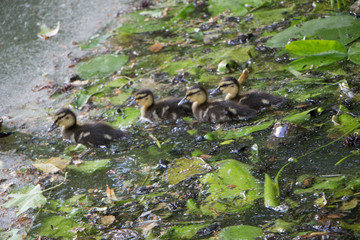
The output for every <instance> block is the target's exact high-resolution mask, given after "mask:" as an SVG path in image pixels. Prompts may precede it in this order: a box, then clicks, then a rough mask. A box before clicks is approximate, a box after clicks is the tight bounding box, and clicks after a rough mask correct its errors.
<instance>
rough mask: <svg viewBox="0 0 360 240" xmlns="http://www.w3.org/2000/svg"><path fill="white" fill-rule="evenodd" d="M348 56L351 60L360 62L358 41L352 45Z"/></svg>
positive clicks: (359, 44)
mask: <svg viewBox="0 0 360 240" xmlns="http://www.w3.org/2000/svg"><path fill="white" fill-rule="evenodd" d="M348 56H349V59H350V61H352V62H353V63H356V64H360V43H359V42H356V43H354V44H353V45H351V46H350V48H349V52H348Z"/></svg>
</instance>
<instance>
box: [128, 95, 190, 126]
mask: <svg viewBox="0 0 360 240" xmlns="http://www.w3.org/2000/svg"><path fill="white" fill-rule="evenodd" d="M180 100H181V99H180V98H176V97H169V98H166V99H163V100H161V101H159V102H156V103H155V100H154V94H153V93H152V91H151V90H149V89H141V90H139V91H138V92H137V93H136V94H135V96H134V100H133V101H132V102H131V103H130V104H129V105H132V104H133V103H137V104H138V105H139V106H140V107H141V117H142V118H143V119H145V120H148V121H152V122H155V121H161V120H176V119H179V118H183V117H188V116H192V112H191V104H185V105H182V106H179V105H178V103H179V102H180Z"/></svg>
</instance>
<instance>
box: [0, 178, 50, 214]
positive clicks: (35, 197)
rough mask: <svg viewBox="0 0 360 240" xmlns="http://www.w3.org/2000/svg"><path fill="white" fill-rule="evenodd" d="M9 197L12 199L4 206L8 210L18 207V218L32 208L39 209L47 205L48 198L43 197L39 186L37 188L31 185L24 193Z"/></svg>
mask: <svg viewBox="0 0 360 240" xmlns="http://www.w3.org/2000/svg"><path fill="white" fill-rule="evenodd" d="M8 197H10V198H12V199H10V200H9V201H7V202H6V203H5V204H3V205H2V206H4V207H7V208H9V207H14V206H18V207H19V210H18V212H17V213H16V216H19V215H20V214H22V213H23V212H25V211H27V210H28V209H30V208H37V207H40V206H41V205H43V204H45V203H46V198H45V197H44V196H43V194H42V192H41V188H40V185H39V184H38V185H36V186H34V185H30V186H28V187H27V188H26V190H25V191H24V192H23V193H13V194H9V195H8Z"/></svg>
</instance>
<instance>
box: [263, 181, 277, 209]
mask: <svg viewBox="0 0 360 240" xmlns="http://www.w3.org/2000/svg"><path fill="white" fill-rule="evenodd" d="M279 197H280V190H279V185H278V183H276V182H274V181H273V180H272V179H271V177H270V176H269V175H268V174H265V181H264V204H265V207H270V208H272V207H277V206H279V204H280V200H279Z"/></svg>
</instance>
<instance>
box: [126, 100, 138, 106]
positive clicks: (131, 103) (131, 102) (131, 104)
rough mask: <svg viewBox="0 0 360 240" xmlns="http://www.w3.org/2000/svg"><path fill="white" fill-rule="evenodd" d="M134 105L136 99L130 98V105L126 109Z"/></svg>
mask: <svg viewBox="0 0 360 240" xmlns="http://www.w3.org/2000/svg"><path fill="white" fill-rule="evenodd" d="M135 104H136V99H135V98H132V99H131V101H130V103H129V104H128V105H127V106H128V107H131V106H134V105H135Z"/></svg>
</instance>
